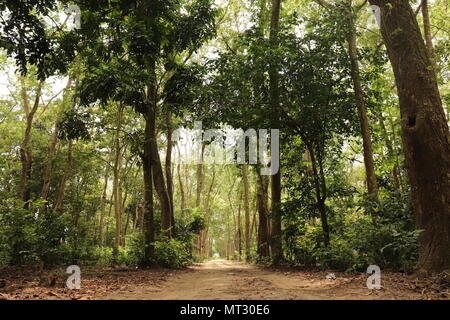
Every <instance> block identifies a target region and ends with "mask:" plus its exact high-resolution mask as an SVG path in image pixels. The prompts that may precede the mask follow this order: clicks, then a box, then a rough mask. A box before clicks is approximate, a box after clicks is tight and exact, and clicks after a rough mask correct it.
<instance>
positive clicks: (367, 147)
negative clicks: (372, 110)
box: [348, 16, 378, 197]
mask: <svg viewBox="0 0 450 320" xmlns="http://www.w3.org/2000/svg"><path fill="white" fill-rule="evenodd" d="M353 19H355V17H354V16H352V17H351V25H350V26H349V27H350V30H349V31H350V32H349V36H348V48H349V50H348V52H349V56H350V61H351V71H352V72H351V73H352V80H353V87H354V91H355V100H356V105H357V107H358V113H359V122H360V125H361V135H362V140H363V150H364V152H363V154H364V165H365V168H366V181H367V192H368V193H369V194H370V195H374V196H375V197H376V196H377V193H378V185H377V179H376V177H375V169H374V164H373V152H372V139H371V134H370V129H369V121H368V120H367V110H366V105H365V103H364V93H363V89H362V87H361V75H360V72H359V63H358V49H357V44H356V30H355V24H354V23H355V22H354V20H353Z"/></svg>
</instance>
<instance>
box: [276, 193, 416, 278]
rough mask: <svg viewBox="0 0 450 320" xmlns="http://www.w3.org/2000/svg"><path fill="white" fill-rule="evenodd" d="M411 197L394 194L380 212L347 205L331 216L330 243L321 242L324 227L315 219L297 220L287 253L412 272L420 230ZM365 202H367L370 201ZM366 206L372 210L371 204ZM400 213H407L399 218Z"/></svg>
mask: <svg viewBox="0 0 450 320" xmlns="http://www.w3.org/2000/svg"><path fill="white" fill-rule="evenodd" d="M409 201H410V200H409V198H408V197H406V196H405V197H403V198H400V199H399V198H396V197H392V198H390V199H389V201H385V205H384V206H383V211H382V212H378V213H379V214H378V215H374V214H371V215H370V214H367V213H361V212H358V211H357V210H358V208H357V207H348V209H347V211H346V212H343V213H342V214H340V215H338V216H336V217H334V219H333V220H332V223H331V228H332V229H333V230H334V232H333V234H332V237H331V241H330V245H329V247H323V246H322V245H321V227H320V224H319V223H317V222H316V220H315V219H313V220H308V221H306V220H300V221H297V222H296V223H294V224H293V225H291V227H288V228H287V230H286V232H287V234H286V235H285V236H286V245H287V252H288V257H289V259H291V260H292V261H294V262H298V263H302V264H307V265H318V266H320V267H321V268H331V269H338V270H342V271H349V272H351V271H365V269H366V268H367V267H368V266H369V265H371V264H376V265H379V266H380V267H381V268H383V269H386V268H389V269H392V270H401V271H404V272H410V271H412V270H413V269H414V266H415V263H416V261H417V252H418V251H417V239H418V236H419V234H420V230H414V223H413V219H412V215H411V211H410V205H409ZM362 204H363V205H366V206H367V205H368V201H367V200H366V201H363V202H362ZM372 205H373V204H372ZM402 208H403V210H402ZM364 209H365V211H366V212H373V211H372V209H373V208H371V207H365V208H364ZM399 215H404V216H403V218H402V219H398V216H399Z"/></svg>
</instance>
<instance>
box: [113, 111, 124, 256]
mask: <svg viewBox="0 0 450 320" xmlns="http://www.w3.org/2000/svg"><path fill="white" fill-rule="evenodd" d="M122 113H123V105H122V104H119V106H118V109H117V118H116V132H115V135H114V153H115V156H114V167H113V177H114V180H113V195H114V214H115V215H114V216H115V220H116V237H115V245H114V258H117V257H118V254H119V247H120V246H121V244H122V241H121V233H122V232H121V231H122V201H121V199H120V198H121V197H120V181H119V180H120V171H121V168H120V167H121V161H120V158H121V157H122V152H121V147H120V130H121V127H122Z"/></svg>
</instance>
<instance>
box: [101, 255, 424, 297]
mask: <svg viewBox="0 0 450 320" xmlns="http://www.w3.org/2000/svg"><path fill="white" fill-rule="evenodd" d="M335 275H336V278H335V279H327V278H326V276H327V272H317V271H314V272H305V271H301V272H296V271H281V270H274V269H269V268H264V267H260V266H255V265H250V264H245V263H242V262H236V261H227V260H212V261H208V262H206V263H201V264H197V265H195V266H192V267H190V268H188V269H187V270H183V271H180V272H177V273H175V274H174V275H173V276H171V277H170V278H169V279H168V280H167V281H165V282H162V283H160V284H157V285H155V286H151V287H149V286H141V287H136V288H135V289H132V290H127V291H122V292H120V291H119V292H116V293H113V294H110V295H108V296H105V297H102V298H101V299H121V300H122V299H125V300H126V299H133V300H142V299H145V300H147V299H148V300H183V299H186V300H210V299H213V300H249V299H274V300H290V299H295V300H311V299H333V300H335V299H337V300H341V299H345V300H348V299H365V300H366V299H421V298H422V299H423V296H421V295H420V293H418V292H416V291H414V290H410V289H408V288H399V287H398V286H396V285H394V284H392V285H390V284H389V280H383V278H382V286H383V287H382V289H381V290H369V289H367V287H366V281H367V277H368V275H367V274H359V275H356V276H355V275H346V274H337V273H336V274H335ZM331 278H332V277H331Z"/></svg>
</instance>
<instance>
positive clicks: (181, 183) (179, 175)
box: [177, 163, 188, 212]
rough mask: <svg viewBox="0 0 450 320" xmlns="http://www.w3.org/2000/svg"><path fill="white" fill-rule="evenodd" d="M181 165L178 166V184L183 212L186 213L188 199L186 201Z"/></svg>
mask: <svg viewBox="0 0 450 320" xmlns="http://www.w3.org/2000/svg"><path fill="white" fill-rule="evenodd" d="M180 166H181V164H180V163H179V164H177V175H178V184H179V185H180V195H181V212H184V210H185V209H187V207H188V204H187V199H186V193H185V191H184V186H183V178H182V177H181V170H180Z"/></svg>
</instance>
